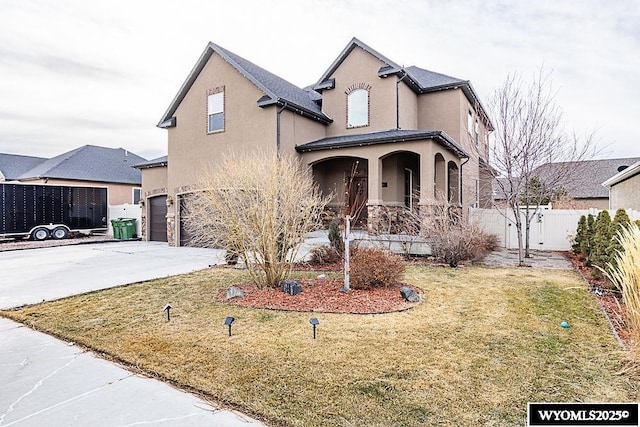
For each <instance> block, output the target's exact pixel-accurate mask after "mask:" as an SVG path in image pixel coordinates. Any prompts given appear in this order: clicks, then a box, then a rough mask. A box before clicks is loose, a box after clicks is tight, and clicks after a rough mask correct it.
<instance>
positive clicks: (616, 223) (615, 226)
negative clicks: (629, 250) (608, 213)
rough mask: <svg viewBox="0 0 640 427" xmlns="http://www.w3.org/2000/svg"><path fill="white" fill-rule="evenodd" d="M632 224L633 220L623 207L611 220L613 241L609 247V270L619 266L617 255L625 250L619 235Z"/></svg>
mask: <svg viewBox="0 0 640 427" xmlns="http://www.w3.org/2000/svg"><path fill="white" fill-rule="evenodd" d="M630 224H631V220H630V219H629V215H627V211H626V210H624V209H622V208H620V209H618V210H617V211H616V214H615V216H614V217H613V221H612V222H611V242H610V243H609V247H608V248H607V256H608V258H609V264H608V265H607V268H606V270H607V271H611V269H615V268H616V266H617V263H616V255H617V254H618V253H621V252H622V251H623V250H624V248H623V247H622V244H621V243H620V241H619V240H618V238H617V236H618V235H619V233H622V232H623V231H624V230H626V229H627V228H629V225H630Z"/></svg>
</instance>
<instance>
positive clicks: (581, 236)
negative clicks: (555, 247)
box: [571, 215, 587, 255]
mask: <svg viewBox="0 0 640 427" xmlns="http://www.w3.org/2000/svg"><path fill="white" fill-rule="evenodd" d="M586 238H587V217H586V216H584V215H582V216H581V217H580V220H579V221H578V228H577V229H576V235H575V237H574V238H573V244H572V245H571V249H572V250H573V253H574V254H576V255H578V254H580V253H581V251H582V242H584V240H585V239H586Z"/></svg>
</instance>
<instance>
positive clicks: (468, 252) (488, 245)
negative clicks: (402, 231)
mask: <svg viewBox="0 0 640 427" xmlns="http://www.w3.org/2000/svg"><path fill="white" fill-rule="evenodd" d="M423 225H424V233H425V235H426V236H427V237H426V240H427V241H428V242H429V246H430V247H431V253H432V255H433V256H434V257H436V258H438V259H440V260H442V261H444V262H446V263H447V264H449V265H450V266H451V267H457V266H458V264H459V263H460V262H461V261H467V260H473V261H477V260H480V259H482V258H484V257H485V256H487V255H488V254H489V252H491V251H493V250H495V249H496V248H497V247H498V237H497V236H495V235H493V234H489V233H487V232H485V231H484V230H483V229H482V227H481V226H480V225H479V224H476V223H472V222H467V221H466V220H464V219H463V218H461V217H460V216H459V215H458V214H457V212H456V210H455V209H452V208H451V206H450V205H449V204H448V203H446V202H440V203H436V204H434V205H432V215H429V216H427V217H425V219H424V222H423Z"/></svg>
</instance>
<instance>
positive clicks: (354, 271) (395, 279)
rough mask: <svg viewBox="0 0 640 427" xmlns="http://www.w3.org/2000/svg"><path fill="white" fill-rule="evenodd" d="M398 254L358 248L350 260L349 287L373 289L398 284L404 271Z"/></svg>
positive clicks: (402, 262)
mask: <svg viewBox="0 0 640 427" xmlns="http://www.w3.org/2000/svg"><path fill="white" fill-rule="evenodd" d="M405 267H406V266H405V263H404V261H403V260H402V258H400V257H399V256H398V255H395V254H393V253H391V252H389V251H385V250H382V249H376V248H358V251H357V252H356V253H355V255H354V256H353V259H352V260H351V268H350V273H351V287H352V288H353V289H373V288H384V287H387V286H394V285H396V284H398V283H399V282H400V281H401V280H402V277H403V276H404V272H405Z"/></svg>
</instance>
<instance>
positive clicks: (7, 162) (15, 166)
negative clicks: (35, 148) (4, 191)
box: [0, 153, 47, 181]
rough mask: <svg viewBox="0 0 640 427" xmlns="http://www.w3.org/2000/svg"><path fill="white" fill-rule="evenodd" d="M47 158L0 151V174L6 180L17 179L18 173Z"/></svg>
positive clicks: (20, 173)
mask: <svg viewBox="0 0 640 427" xmlns="http://www.w3.org/2000/svg"><path fill="white" fill-rule="evenodd" d="M45 160H47V159H46V158H44V157H32V156H20V155H17V154H4V153H0V174H1V175H2V176H4V179H6V180H7V181H11V180H15V179H18V177H19V176H20V175H22V174H23V173H25V172H27V171H28V170H30V169H33V168H34V167H36V166H37V165H38V164H40V163H42V162H44V161H45Z"/></svg>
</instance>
